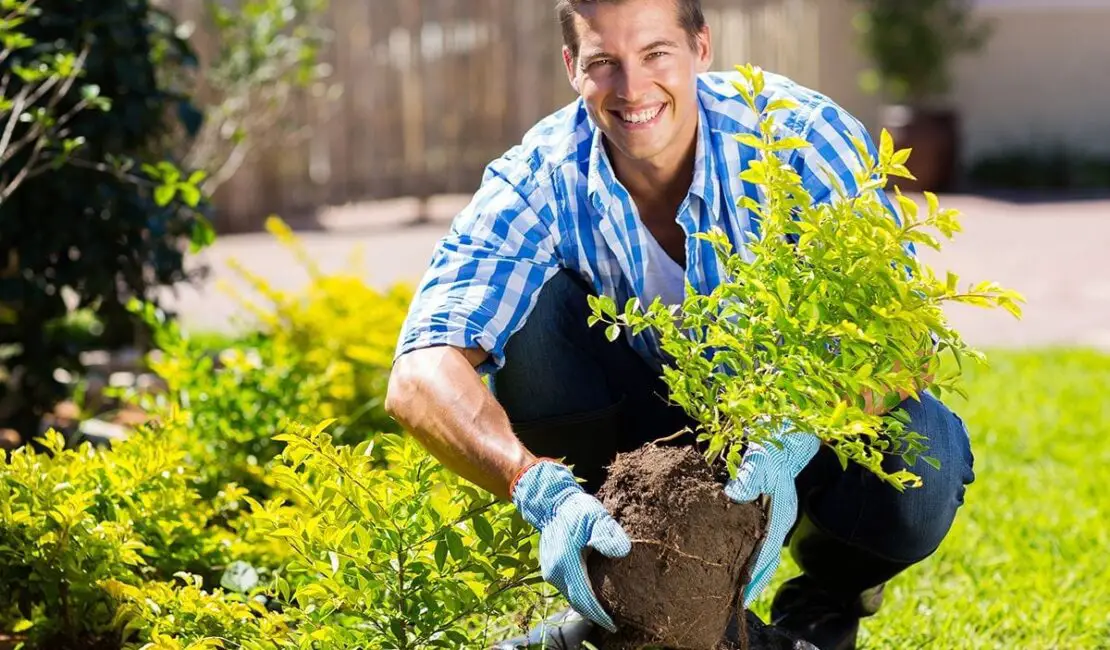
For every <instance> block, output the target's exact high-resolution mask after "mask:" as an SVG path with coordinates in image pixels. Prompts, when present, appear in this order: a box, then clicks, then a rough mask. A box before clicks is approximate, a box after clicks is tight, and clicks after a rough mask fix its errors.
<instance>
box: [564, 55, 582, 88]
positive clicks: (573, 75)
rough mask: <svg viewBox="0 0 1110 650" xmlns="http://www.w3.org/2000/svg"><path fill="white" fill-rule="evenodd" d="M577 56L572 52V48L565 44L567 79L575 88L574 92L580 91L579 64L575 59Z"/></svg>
mask: <svg viewBox="0 0 1110 650" xmlns="http://www.w3.org/2000/svg"><path fill="white" fill-rule="evenodd" d="M574 59H575V57H574V55H573V54H571V51H570V48H569V47H567V46H566V45H564V46H563V65H564V66H566V69H567V81H569V82H570V87H571V88H574V92H576V93H577V92H579V91H578V65H577V62H576V61H575V60H574Z"/></svg>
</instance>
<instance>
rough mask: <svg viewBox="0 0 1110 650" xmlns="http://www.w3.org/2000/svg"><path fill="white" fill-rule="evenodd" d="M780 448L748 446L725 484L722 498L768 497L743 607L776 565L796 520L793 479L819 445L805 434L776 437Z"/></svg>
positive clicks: (756, 594) (753, 597)
mask: <svg viewBox="0 0 1110 650" xmlns="http://www.w3.org/2000/svg"><path fill="white" fill-rule="evenodd" d="M776 440H778V441H779V442H781V443H782V448H781V449H780V448H779V447H776V446H774V445H766V446H764V445H759V444H754V443H753V444H751V445H749V446H748V449H747V450H746V451H745V452H744V462H743V463H741V464H740V467H739V468H738V469H737V472H736V478H735V479H734V480H732V481H729V482H728V483H727V484H726V485H725V495H726V496H728V498H729V499H732V500H733V501H735V502H736V503H748V502H750V501H754V500H755V499H756V498H757V497H759V495H761V494H766V495H767V496H768V497H770V501H771V508H770V510H771V513H770V523H769V524H768V526H767V534H766V535H765V536H764V540H763V546H762V547H761V548H760V549H759V555H757V556H756V559H755V567H754V568H753V569H752V579H751V580H750V581H749V582H748V586H747V588H745V590H744V607H747V606H748V605H750V604H751V602H752V601H753V600H755V598H756V597H757V596H758V595H759V594H760V592H762V591H763V589H764V588H765V587H766V586H767V583H768V582H770V581H771V576H773V575H774V574H775V569H777V568H778V565H779V554H780V552H781V551H782V544H783V542H784V541H785V540H786V534H787V533H788V532H790V527H791V526H793V525H794V521H795V520H796V519H797V517H798V493H797V491H796V490H795V488H794V479H795V477H797V476H798V473H799V472H801V471H802V469H803V468H804V467H805V466H806V465H808V464H809V461H810V460H811V459H812V458H813V456H814V454H816V453H817V450H818V449H819V448H820V446H821V443H820V441H819V440H818V439H817V437H816V436H814V435H812V434H809V433H788V434H785V435H779V436H776Z"/></svg>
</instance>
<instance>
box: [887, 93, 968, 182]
mask: <svg viewBox="0 0 1110 650" xmlns="http://www.w3.org/2000/svg"><path fill="white" fill-rule="evenodd" d="M879 121H880V126H881V127H882V128H884V129H886V130H888V131H890V134H891V136H892V137H893V138H894V148H895V149H907V148H909V149H913V151H912V152H911V153H910V159H909V162H908V163H907V166H908V167H909V169H910V172H911V173H912V174H913V175H914V176H916V177H917V180H916V181H914V180H910V179H908V178H891V179H890V187H891V189H893V186H894V185H897V186H898V187H899V188H901V190H902V191H903V192H923V191H929V192H943V191H945V190H949V189H951V187H952V183H953V181H954V180H955V177H956V165H957V161H958V159H959V138H960V124H959V116H958V115H957V114H956V112H955V111H953V110H951V109H936V108H918V107H913V106H884V107H883V109H882V113H881V115H880V119H879Z"/></svg>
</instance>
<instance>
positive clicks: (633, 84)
mask: <svg viewBox="0 0 1110 650" xmlns="http://www.w3.org/2000/svg"><path fill="white" fill-rule="evenodd" d="M617 84H618V88H617V96H618V97H620V98H621V99H622V100H624V101H626V102H628V103H629V104H635V103H637V102H639V101H640V100H641V99H643V98H644V96H645V95H647V93H648V91H649V90H650V89H651V78H650V76H649V75H648V71H647V70H645V69H644V67H643V66H642V65H640V64H638V63H631V64H629V63H626V64H624V65H622V66H621V72H620V79H619V80H618V82H617Z"/></svg>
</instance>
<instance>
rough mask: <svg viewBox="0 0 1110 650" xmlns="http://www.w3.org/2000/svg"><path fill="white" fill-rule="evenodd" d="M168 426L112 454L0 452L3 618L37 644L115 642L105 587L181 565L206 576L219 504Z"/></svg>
mask: <svg viewBox="0 0 1110 650" xmlns="http://www.w3.org/2000/svg"><path fill="white" fill-rule="evenodd" d="M187 436H188V432H187V431H185V430H183V429H182V428H181V425H180V423H178V422H175V423H171V424H169V425H168V426H167V427H164V428H162V429H161V430H159V431H158V432H153V431H150V432H140V433H138V434H137V435H136V436H135V437H133V438H132V439H130V440H128V441H126V442H123V443H121V444H119V445H117V446H116V448H115V449H114V450H113V451H112V452H110V453H105V452H98V451H96V450H94V449H93V448H92V447H91V446H89V445H84V446H82V447H81V448H79V449H65V448H64V445H65V441H64V439H63V438H62V436H61V435H60V434H58V433H55V432H50V433H48V434H47V435H46V436H44V439H43V447H44V449H43V451H42V452H36V451H35V450H34V449H33V448H32V447H30V446H27V447H23V448H21V449H19V450H17V451H15V452H13V453H12V454H11V456H10V457H8V456H7V455H6V454H5V452H2V451H0V586H2V588H0V615H3V616H7V617H9V618H11V619H12V620H10V621H9V623H10V625H11V629H12V630H13V631H16V632H26V633H28V634H29V636H30V639H31V640H32V642H33V644H36V647H67V648H77V647H85V646H93V645H96V644H97V643H103V642H105V641H107V640H108V639H110V638H112V637H115V636H118V634H116V633H115V631H114V629H113V626H112V619H113V616H114V607H113V604H112V600H111V598H110V597H109V596H108V594H107V593H106V592H105V591H104V590H103V588H102V581H104V580H116V581H119V582H120V583H123V584H140V583H142V582H143V581H144V580H149V579H168V578H170V577H172V576H173V574H174V573H175V572H177V571H180V570H190V571H196V572H203V573H209V572H211V571H218V570H219V568H220V567H221V566H222V565H223V564H224V563H225V560H226V555H225V547H224V545H223V544H222V543H221V542H220V540H219V536H218V535H214V534H212V532H211V531H209V530H208V526H209V524H210V522H211V521H212V520H214V519H217V518H218V517H219V516H220V509H221V505H220V501H219V500H214V501H211V502H204V501H202V500H201V499H200V498H199V495H198V494H197V493H196V491H195V490H194V489H193V487H192V482H193V479H194V472H193V468H191V467H189V466H188V464H187V463H186V462H185V454H184V452H183V451H182V450H181V449H180V448H179V447H178V444H177V441H178V440H181V439H184V438H186V437H187Z"/></svg>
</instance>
